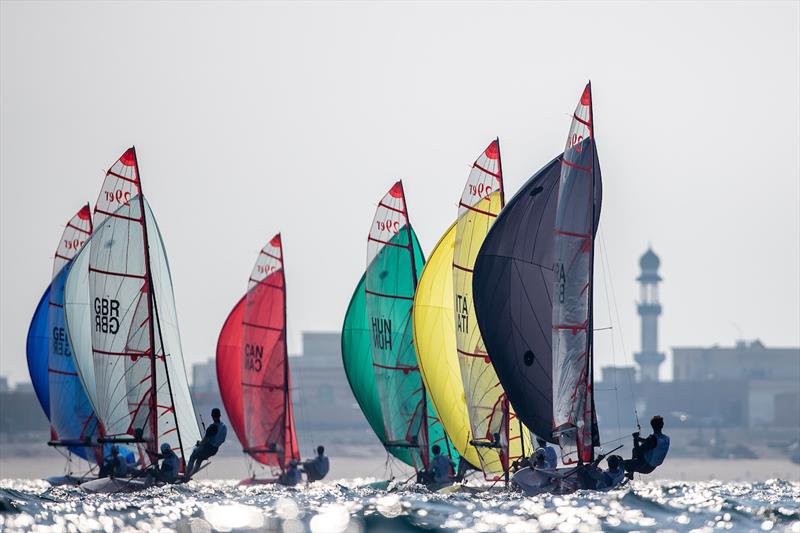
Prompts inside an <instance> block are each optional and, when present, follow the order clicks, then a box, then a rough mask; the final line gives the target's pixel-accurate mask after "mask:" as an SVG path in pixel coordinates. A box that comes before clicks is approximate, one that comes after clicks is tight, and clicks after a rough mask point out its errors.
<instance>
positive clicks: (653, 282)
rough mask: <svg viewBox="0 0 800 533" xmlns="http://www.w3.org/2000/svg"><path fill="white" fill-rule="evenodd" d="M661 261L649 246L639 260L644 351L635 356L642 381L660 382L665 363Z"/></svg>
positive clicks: (640, 307) (638, 279)
mask: <svg viewBox="0 0 800 533" xmlns="http://www.w3.org/2000/svg"><path fill="white" fill-rule="evenodd" d="M660 264H661V261H660V260H659V259H658V256H657V255H656V254H655V253H653V250H652V249H650V247H649V246H648V248H647V251H646V252H645V253H644V255H643V256H642V257H641V258H640V259H639V266H640V267H641V268H642V273H641V275H640V276H639V277H638V278H637V281H638V282H639V283H640V285H641V293H640V301H639V304H638V306H637V307H638V310H639V316H640V317H642V351H641V352H639V353H637V354H636V355H635V358H636V362H637V363H639V369H640V374H639V379H640V380H641V381H658V367H659V365H661V363H663V362H664V354H663V353H660V352H659V351H658V317H659V315H660V314H661V304H660V303H658V282H659V281H661V276H659V275H658V267H659V265H660Z"/></svg>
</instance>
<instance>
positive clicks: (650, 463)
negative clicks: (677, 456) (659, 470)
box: [625, 415, 669, 479]
mask: <svg viewBox="0 0 800 533" xmlns="http://www.w3.org/2000/svg"><path fill="white" fill-rule="evenodd" d="M650 426H651V427H652V428H653V434H652V435H650V436H649V437H647V438H646V439H643V438H641V437H640V436H639V432H638V431H637V432H636V433H634V434H633V453H632V458H631V459H628V460H626V461H625V471H626V472H627V474H626V475H627V476H628V478H630V479H633V473H634V472H638V473H640V474H649V473H650V472H652V471H653V470H655V469H656V467H657V466H659V465H661V463H663V462H664V458H665V457H666V456H667V452H668V451H669V437H667V436H666V435H664V434H663V433H662V432H661V430H663V429H664V419H663V418H661V417H660V416H658V415H656V416H654V417H653V418H652V419H651V420H650Z"/></svg>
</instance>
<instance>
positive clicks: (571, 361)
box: [553, 85, 602, 463]
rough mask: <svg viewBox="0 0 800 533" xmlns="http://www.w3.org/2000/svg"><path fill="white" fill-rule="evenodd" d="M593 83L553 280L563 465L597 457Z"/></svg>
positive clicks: (581, 118)
mask: <svg viewBox="0 0 800 533" xmlns="http://www.w3.org/2000/svg"><path fill="white" fill-rule="evenodd" d="M601 197H602V193H601V178H600V167H599V164H597V155H596V147H595V143H594V132H593V121H592V93H591V85H587V86H586V88H585V89H584V91H583V94H582V96H581V99H580V102H579V103H578V106H577V108H576V109H575V113H574V114H573V118H572V126H571V127H570V131H569V135H568V137H567V144H566V148H565V150H564V159H563V164H562V166H561V178H560V184H559V191H558V206H557V210H556V224H555V243H554V258H553V259H554V262H553V267H554V280H553V298H554V303H553V427H554V428H555V429H554V433H555V435H556V436H557V437H558V441H559V444H560V445H561V452H562V459H564V461H565V462H567V463H569V462H575V461H577V460H582V461H584V462H588V461H591V460H592V459H593V458H594V448H593V446H598V445H599V438H598V431H597V421H596V416H595V409H594V397H593V394H592V385H593V379H592V372H593V366H592V275H593V265H594V235H595V231H596V229H597V221H598V219H599V216H600V205H601Z"/></svg>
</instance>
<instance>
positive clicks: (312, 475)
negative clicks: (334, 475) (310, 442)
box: [300, 446, 331, 483]
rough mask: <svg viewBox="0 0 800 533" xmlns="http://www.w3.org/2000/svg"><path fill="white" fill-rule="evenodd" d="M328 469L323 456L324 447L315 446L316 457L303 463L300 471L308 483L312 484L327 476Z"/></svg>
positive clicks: (328, 466) (326, 460) (328, 465)
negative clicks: (304, 474) (303, 473)
mask: <svg viewBox="0 0 800 533" xmlns="http://www.w3.org/2000/svg"><path fill="white" fill-rule="evenodd" d="M330 468H331V466H330V462H329V461H328V458H327V457H326V456H325V446H317V456H316V457H314V458H313V459H310V460H308V461H304V462H303V466H302V468H301V469H300V471H301V472H305V473H306V478H307V479H308V482H309V483H312V482H314V481H319V480H320V479H322V478H324V477H325V476H327V475H328V470H330Z"/></svg>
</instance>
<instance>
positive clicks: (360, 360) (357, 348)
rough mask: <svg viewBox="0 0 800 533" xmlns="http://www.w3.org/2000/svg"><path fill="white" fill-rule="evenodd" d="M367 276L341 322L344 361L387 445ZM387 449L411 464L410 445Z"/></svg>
mask: <svg viewBox="0 0 800 533" xmlns="http://www.w3.org/2000/svg"><path fill="white" fill-rule="evenodd" d="M411 239H412V241H413V242H414V243H415V247H416V248H419V245H418V244H417V237H416V235H414V230H413V229H412V230H411ZM365 286H366V275H362V276H361V279H360V280H359V282H358V285H357V286H356V290H355V292H353V297H352V298H351V299H350V304H349V305H348V306H347V312H346V313H345V316H344V324H343V325H342V364H343V366H344V372H345V375H346V376H347V382H348V383H349V384H350V389H351V390H352V391H353V396H355V398H356V401H357V402H358V406H359V407H360V408H361V411H362V412H363V413H364V416H365V417H366V418H367V422H369V425H370V427H372V430H373V431H374V432H375V435H376V436H377V437H378V440H380V441H381V444H383V445H384V446H385V445H386V442H387V439H386V428H385V426H384V424H383V410H382V409H381V400H380V397H379V396H378V388H377V385H376V384H375V372H374V370H373V368H372V342H371V331H370V327H369V322H368V321H367V300H366V296H367V295H366V293H365V292H364V289H365ZM386 450H387V451H388V452H389V453H391V454H392V455H393V456H395V457H396V458H397V459H399V460H400V461H402V462H404V463H406V464H407V465H409V466H413V464H412V462H411V454H410V453H409V449H408V448H398V447H387V448H386Z"/></svg>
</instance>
